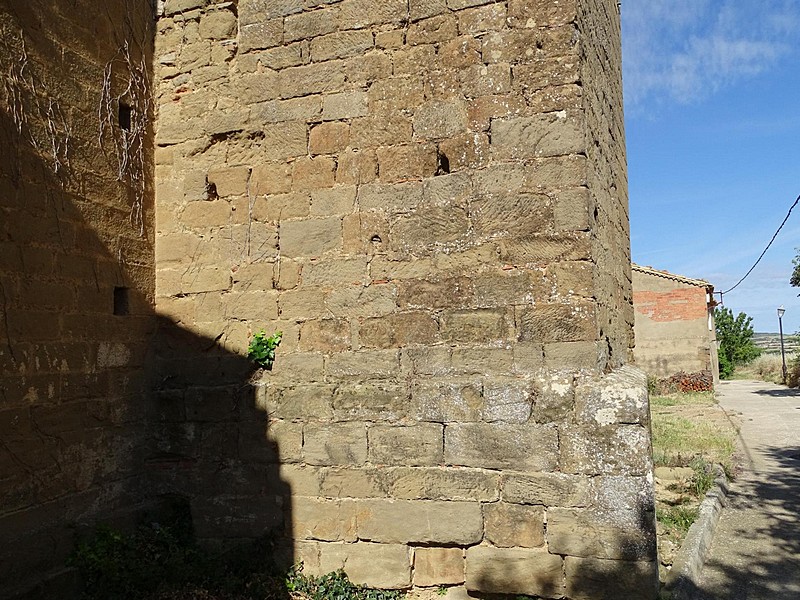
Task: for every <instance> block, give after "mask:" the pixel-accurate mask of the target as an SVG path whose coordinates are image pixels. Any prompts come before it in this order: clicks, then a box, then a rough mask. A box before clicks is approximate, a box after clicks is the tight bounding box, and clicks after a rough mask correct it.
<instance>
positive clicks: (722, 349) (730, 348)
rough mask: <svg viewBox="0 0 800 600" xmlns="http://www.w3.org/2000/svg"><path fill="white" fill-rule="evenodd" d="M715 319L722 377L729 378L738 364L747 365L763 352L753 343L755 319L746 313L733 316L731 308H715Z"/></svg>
mask: <svg viewBox="0 0 800 600" xmlns="http://www.w3.org/2000/svg"><path fill="white" fill-rule="evenodd" d="M714 321H715V323H716V329H717V342H718V344H719V350H718V355H719V371H720V377H722V378H723V379H727V378H729V377H730V376H731V375H732V374H733V371H734V369H735V368H736V366H737V365H746V364H747V363H749V362H750V361H752V360H753V359H755V358H757V357H758V356H759V355H760V354H761V349H760V348H758V347H757V346H756V345H755V344H754V343H753V326H752V325H751V323H752V321H753V319H752V317H748V316H747V315H746V314H744V313H739V314H738V315H737V316H736V317H734V316H733V311H732V310H731V309H729V308H725V307H719V308H716V309H714Z"/></svg>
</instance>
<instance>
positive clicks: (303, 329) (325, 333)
mask: <svg viewBox="0 0 800 600" xmlns="http://www.w3.org/2000/svg"><path fill="white" fill-rule="evenodd" d="M298 347H299V348H300V349H301V350H310V351H315V350H318V351H321V352H342V351H344V350H348V349H349V348H350V324H349V323H348V322H347V321H342V320H339V319H320V320H313V321H306V322H305V323H303V324H302V325H301V326H300V341H299V345H298Z"/></svg>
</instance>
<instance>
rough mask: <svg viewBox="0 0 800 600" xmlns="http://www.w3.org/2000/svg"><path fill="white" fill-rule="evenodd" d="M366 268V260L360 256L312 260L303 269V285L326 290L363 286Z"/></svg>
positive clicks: (365, 279) (365, 280)
mask: <svg viewBox="0 0 800 600" xmlns="http://www.w3.org/2000/svg"><path fill="white" fill-rule="evenodd" d="M367 267H368V264H367V259H366V257H362V256H358V257H352V258H338V257H337V258H323V259H320V260H314V261H311V262H308V263H306V264H305V265H304V267H303V285H304V286H315V287H316V286H318V287H323V288H327V289H330V288H336V287H337V286H364V285H366V284H367V283H368V279H367Z"/></svg>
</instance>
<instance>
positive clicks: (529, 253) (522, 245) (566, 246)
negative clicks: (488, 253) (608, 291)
mask: <svg viewBox="0 0 800 600" xmlns="http://www.w3.org/2000/svg"><path fill="white" fill-rule="evenodd" d="M499 246H500V258H501V260H502V261H503V262H505V263H508V264H513V265H518V266H519V265H526V264H528V265H531V266H533V265H541V264H543V263H552V262H558V261H569V260H588V259H589V257H590V256H591V248H590V245H589V240H588V238H586V237H585V235H584V234H583V233H580V234H575V235H559V236H554V235H548V234H544V235H530V236H528V239H526V240H517V241H515V240H505V239H503V240H500V242H499Z"/></svg>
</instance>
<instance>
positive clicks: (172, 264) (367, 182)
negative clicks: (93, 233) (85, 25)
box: [155, 0, 656, 598]
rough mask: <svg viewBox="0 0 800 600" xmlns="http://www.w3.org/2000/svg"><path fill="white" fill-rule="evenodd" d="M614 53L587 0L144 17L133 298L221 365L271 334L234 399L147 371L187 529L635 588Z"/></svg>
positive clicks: (632, 391) (647, 482)
mask: <svg viewBox="0 0 800 600" xmlns="http://www.w3.org/2000/svg"><path fill="white" fill-rule="evenodd" d="M619 47H620V43H619V14H618V12H617V6H616V2H612V1H609V0H561V1H558V2H556V1H552V2H541V1H539V0H508V1H504V2H499V1H492V2H490V1H487V0H427V1H420V0H387V1H383V2H375V1H372V0H239V2H238V3H237V2H221V3H216V4H212V3H209V2H207V1H205V0H167V2H166V3H165V5H164V7H163V11H162V14H161V18H160V20H159V22H158V32H157V36H156V53H155V65H156V82H157V88H156V101H157V105H158V106H157V110H158V117H157V134H156V149H155V161H156V207H157V208H156V213H157V214H156V231H157V235H156V264H157V274H156V303H157V309H158V311H159V313H161V314H162V315H164V316H165V317H168V318H169V319H171V320H173V321H174V322H175V323H176V324H178V325H179V326H180V327H181V328H183V329H185V330H186V331H188V332H191V333H192V334H194V335H196V336H198V337H199V339H208V340H212V341H214V342H215V344H216V346H217V348H218V349H220V350H222V351H224V352H227V353H229V354H230V355H232V356H235V355H242V354H244V353H245V352H246V347H247V341H248V338H249V335H250V334H251V333H252V332H254V331H258V330H260V329H262V328H263V329H265V330H267V332H268V333H272V332H274V331H282V332H283V341H282V343H281V345H280V347H279V349H278V356H277V360H276V362H275V367H274V369H273V370H271V371H266V372H263V373H261V374H260V376H259V377H257V378H255V379H254V380H252V381H251V382H250V383H248V382H247V381H246V380H244V379H243V380H241V381H240V382H239V383H238V386H237V383H236V382H235V381H233V380H231V381H229V382H226V385H215V383H214V377H215V375H219V374H220V373H221V372H222V371H225V373H226V374H227V373H228V371H227V370H225V369H224V368H223V366H222V365H223V362H221V359H219V360H218V359H213V360H212V361H211V362H208V361H207V360H205V358H203V359H201V360H199V361H197V363H196V366H195V368H194V370H193V371H191V370H189V369H186V370H184V371H183V372H184V373H185V374H188V373H193V374H194V375H195V377H194V378H192V377H187V378H185V379H184V380H182V381H176V380H175V378H173V379H171V380H170V376H169V373H168V371H169V369H168V368H167V370H166V371H165V373H164V377H163V378H162V377H159V378H158V380H159V381H163V382H165V383H164V384H163V385H161V387H160V389H159V390H157V391H158V394H159V397H160V398H162V400H163V402H164V405H163V410H164V413H165V415H167V416H165V418H164V419H163V420H164V422H165V428H164V432H165V434H164V436H163V439H162V443H163V444H164V445H163V450H164V454H165V456H167V455H169V456H171V457H172V458H173V459H174V460H173V461H172V464H171V466H170V469H169V470H168V473H169V476H167V477H165V478H164V479H163V481H162V483H161V485H163V490H164V491H167V490H169V489H170V488H172V489H173V490H175V491H178V490H182V491H183V492H184V493H186V492H188V493H189V494H190V496H191V501H192V507H193V512H194V514H195V525H196V528H197V531H198V533H199V534H200V535H201V536H203V537H206V538H235V537H246V536H256V535H260V534H266V535H268V536H269V537H270V538H272V539H275V540H279V541H280V540H282V542H281V544H282V545H283V547H284V549H285V550H286V552H287V559H290V560H293V561H300V560H302V561H303V562H304V564H305V567H306V569H307V570H308V571H311V572H318V573H321V572H328V571H331V570H333V569H336V568H342V567H343V568H345V570H346V571H347V572H348V574H349V575H350V576H351V578H353V579H354V580H356V581H358V582H364V583H368V584H370V585H373V586H378V587H389V588H408V587H412V586H413V587H417V588H435V587H437V586H440V585H446V586H454V588H455V589H460V590H463V589H467V590H469V591H472V592H476V593H478V592H480V593H493V592H500V593H511V594H529V595H537V596H543V597H554V598H557V597H568V598H599V597H612V596H615V595H616V596H617V597H626V598H651V597H653V595H654V593H655V578H656V563H655V542H654V521H653V505H652V480H651V467H652V465H651V461H650V443H649V421H648V405H647V396H646V392H645V382H644V379H643V376H642V375H641V374H640V373H639V372H637V371H635V370H634V369H632V368H630V367H626V366H624V365H625V364H626V363H627V362H628V358H629V353H630V348H631V345H632V323H633V312H632V307H631V291H630V256H629V245H628V230H627V227H628V219H627V198H626V174H625V153H624V132H623V126H622V108H621V107H622V101H621V78H620V56H619ZM211 356H213V353H212V354H210V355H209V357H211ZM214 361H216V362H214ZM251 395H252V396H253V397H252V398H251ZM176 398H177V399H178V405H179V406H181V407H183V408H182V409H181V410H179V411H173V410H172V408H171V407H172V406H173V404H174V402H175V401H176ZM170 443H172V446H170ZM210 467H214V468H213V469H211V468H210ZM276 481H277V482H278V483H277V485H276V483H275V482H276Z"/></svg>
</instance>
